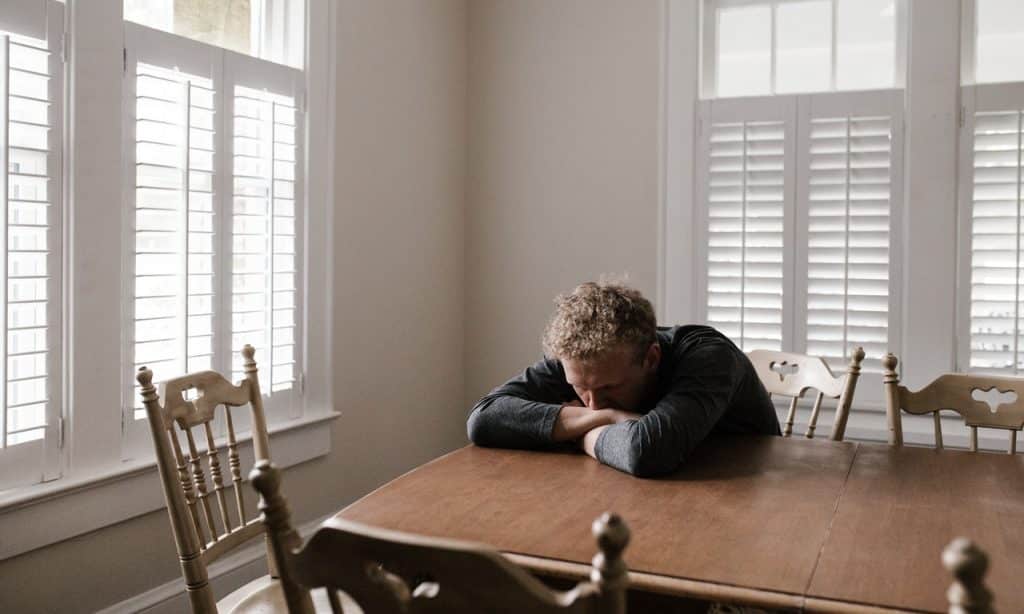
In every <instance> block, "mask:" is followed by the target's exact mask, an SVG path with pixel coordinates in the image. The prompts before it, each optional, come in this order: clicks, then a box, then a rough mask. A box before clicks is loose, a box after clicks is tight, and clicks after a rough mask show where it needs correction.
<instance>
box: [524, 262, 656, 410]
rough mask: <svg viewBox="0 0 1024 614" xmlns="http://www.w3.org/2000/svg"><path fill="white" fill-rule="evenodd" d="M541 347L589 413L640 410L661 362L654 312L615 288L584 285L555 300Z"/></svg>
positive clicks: (628, 292) (647, 304) (634, 295)
mask: <svg viewBox="0 0 1024 614" xmlns="http://www.w3.org/2000/svg"><path fill="white" fill-rule="evenodd" d="M543 343H544V351H545V353H547V355H548V356H550V357H552V358H557V359H559V360H560V361H561V362H562V366H563V367H565V379H566V381H567V382H568V383H569V384H570V385H572V387H573V388H574V389H575V390H576V394H577V395H578V396H579V397H580V400H582V401H583V404H584V405H586V406H587V407H590V408H591V409H625V410H631V411H636V410H638V409H640V407H639V404H640V402H641V401H643V399H644V397H645V396H646V395H647V394H648V392H649V390H650V387H651V386H652V384H653V383H654V379H655V375H656V373H657V370H658V365H659V363H660V362H661V346H660V345H658V339H657V322H656V320H655V317H654V308H653V307H652V306H651V303H650V301H648V300H647V299H645V298H644V297H643V295H641V294H640V293H639V292H638V291H636V290H634V289H632V288H628V287H626V286H624V285H621V284H617V283H604V282H587V283H585V284H581V285H579V286H577V287H576V289H575V290H573V291H572V292H571V293H569V294H562V295H559V296H558V298H556V299H555V315H554V316H553V317H552V318H551V322H550V323H549V324H548V327H547V330H546V331H544V340H543Z"/></svg>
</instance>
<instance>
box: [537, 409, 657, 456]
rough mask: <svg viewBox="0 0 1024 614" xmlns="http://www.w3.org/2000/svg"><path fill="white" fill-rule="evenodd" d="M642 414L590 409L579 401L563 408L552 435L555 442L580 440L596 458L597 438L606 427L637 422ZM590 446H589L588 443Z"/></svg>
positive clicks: (617, 410)
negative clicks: (632, 421) (631, 421)
mask: <svg viewBox="0 0 1024 614" xmlns="http://www.w3.org/2000/svg"><path fill="white" fill-rule="evenodd" d="M639 417H640V414H637V413H633V412H631V411H625V410H623V409H590V408H589V407H584V406H583V403H580V402H579V401H578V400H574V401H570V402H569V403H566V404H565V405H563V406H562V411H560V412H559V413H558V420H556V421H555V428H554V430H553V431H552V433H551V435H552V437H553V438H554V440H555V441H573V440H577V439H578V440H580V443H581V444H582V445H583V449H584V450H585V451H586V452H587V454H589V455H591V456H594V444H596V443H597V436H598V435H600V433H601V431H603V430H604V428H605V427H607V426H611V425H612V424H618V423H620V422H625V421H627V420H636V419H637V418H639ZM588 440H589V442H590V445H589V446H588V445H587V442H588Z"/></svg>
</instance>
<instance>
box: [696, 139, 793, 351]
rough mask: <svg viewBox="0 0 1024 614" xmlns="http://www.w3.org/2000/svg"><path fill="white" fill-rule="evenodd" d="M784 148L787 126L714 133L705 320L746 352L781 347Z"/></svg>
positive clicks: (708, 208) (709, 204) (710, 174)
mask: <svg viewBox="0 0 1024 614" xmlns="http://www.w3.org/2000/svg"><path fill="white" fill-rule="evenodd" d="M784 146H785V131H784V124H783V122H772V121H765V122H736V123H715V124H712V126H711V135H710V143H709V151H708V153H709V164H708V182H709V183H708V190H707V194H708V202H707V212H708V229H707V230H708V247H707V249H708V282H707V300H708V303H707V306H708V312H707V313H708V315H707V320H708V322H709V323H710V324H712V325H714V326H716V327H717V328H718V329H719V330H721V331H722V332H723V333H724V334H726V335H727V336H729V337H730V338H732V339H733V340H734V341H735V342H736V343H737V345H740V346H741V347H742V348H743V349H744V350H751V349H755V348H763V349H773V350H778V349H781V346H782V309H783V260H784V259H783V240H784V219H783V218H784V211H785V203H784V200H785V193H784V190H785V173H784V170H785V150H784Z"/></svg>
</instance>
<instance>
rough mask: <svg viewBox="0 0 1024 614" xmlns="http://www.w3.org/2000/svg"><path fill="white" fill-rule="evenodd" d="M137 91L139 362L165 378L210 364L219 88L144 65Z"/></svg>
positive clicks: (138, 74)
mask: <svg viewBox="0 0 1024 614" xmlns="http://www.w3.org/2000/svg"><path fill="white" fill-rule="evenodd" d="M135 85H136V99H135V111H136V120H135V179H136V181H135V233H134V237H135V251H134V265H135V276H134V281H135V284H134V288H135V296H134V343H133V347H132V350H133V362H134V365H135V367H136V368H138V367H140V366H143V365H145V366H148V367H149V368H151V369H152V370H153V371H154V372H155V373H157V374H159V377H160V379H168V378H171V377H175V376H178V375H181V374H184V373H187V372H191V371H198V370H204V369H210V368H211V367H212V366H213V364H212V363H213V360H212V357H213V324H214V322H213V320H214V295H213V292H214V288H215V287H216V283H215V280H214V255H215V254H214V240H213V232H214V193H213V192H214V190H213V186H214V180H213V171H214V132H215V131H214V92H213V83H212V81H211V80H210V79H208V78H202V77H196V76H193V75H188V74H186V73H182V72H180V71H177V70H168V69H164V68H161V67H158V66H153V65H149V64H144V63H139V64H138V65H137V72H136V81H135ZM136 388H137V386H136ZM133 402H134V406H135V408H136V412H135V417H136V418H137V419H141V418H145V414H144V412H143V411H142V408H141V404H140V401H139V396H138V394H137V392H135V393H133Z"/></svg>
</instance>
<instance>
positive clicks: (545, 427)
mask: <svg viewBox="0 0 1024 614" xmlns="http://www.w3.org/2000/svg"><path fill="white" fill-rule="evenodd" d="M561 369H562V367H561V365H560V364H559V363H558V361H556V360H550V359H546V360H541V361H539V362H537V363H536V364H534V365H533V366H531V367H528V368H527V369H526V370H525V371H524V372H523V373H521V374H520V375H518V376H517V377H514V378H512V379H511V380H509V381H507V382H505V383H504V384H502V385H501V386H498V387H497V388H495V389H494V390H492V391H491V392H490V393H489V394H487V395H486V396H485V397H484V398H482V399H480V401H479V402H477V404H476V405H475V406H474V407H473V411H472V412H471V413H470V414H469V419H468V420H467V421H466V431H467V433H468V435H469V440H470V441H472V442H473V443H474V444H476V445H478V446H489V447H498V448H525V449H529V448H541V447H546V446H550V445H551V444H552V443H554V440H553V439H552V431H553V430H554V426H555V422H556V421H557V420H558V414H559V413H560V412H561V409H562V405H564V404H565V403H566V402H567V401H570V400H572V399H573V398H575V393H574V392H573V390H572V387H571V386H569V385H568V384H566V383H565V375H564V374H563V372H562V371H561Z"/></svg>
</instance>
